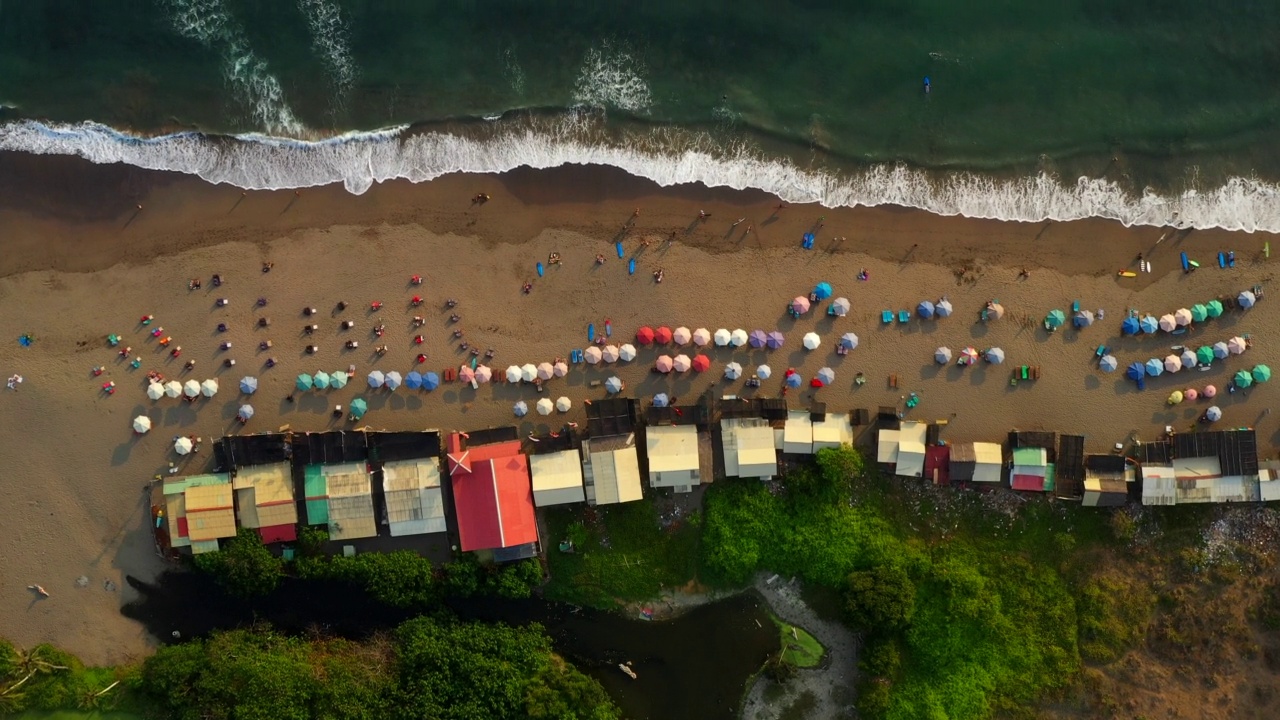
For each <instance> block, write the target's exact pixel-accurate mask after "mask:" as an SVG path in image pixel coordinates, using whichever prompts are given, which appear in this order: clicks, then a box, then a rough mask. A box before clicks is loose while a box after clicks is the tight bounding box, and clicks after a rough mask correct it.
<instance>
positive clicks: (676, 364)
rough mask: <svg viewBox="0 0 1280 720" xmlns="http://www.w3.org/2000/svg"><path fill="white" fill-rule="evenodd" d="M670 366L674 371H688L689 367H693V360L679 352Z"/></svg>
mask: <svg viewBox="0 0 1280 720" xmlns="http://www.w3.org/2000/svg"><path fill="white" fill-rule="evenodd" d="M671 366H672V368H674V369H675V371H676V372H689V369H690V368H692V367H693V360H692V359H690V358H689V356H688V355H685V354H684V353H681V354H679V355H677V356H676V357H675V359H674V360H672V361H671Z"/></svg>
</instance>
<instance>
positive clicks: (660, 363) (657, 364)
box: [653, 355, 675, 373]
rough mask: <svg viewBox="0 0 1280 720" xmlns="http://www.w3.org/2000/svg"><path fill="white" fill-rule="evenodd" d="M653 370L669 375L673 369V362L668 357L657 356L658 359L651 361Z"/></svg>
mask: <svg viewBox="0 0 1280 720" xmlns="http://www.w3.org/2000/svg"><path fill="white" fill-rule="evenodd" d="M653 369H654V370H657V371H658V372H660V373H669V372H671V371H672V370H674V369H675V360H673V359H672V357H671V356H670V355H659V356H658V359H657V360H654V361H653Z"/></svg>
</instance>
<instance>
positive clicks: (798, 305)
mask: <svg viewBox="0 0 1280 720" xmlns="http://www.w3.org/2000/svg"><path fill="white" fill-rule="evenodd" d="M791 312H793V313H796V314H797V315H803V314H805V313H807V312H809V298H806V297H798V298H796V299H795V300H792V301H791Z"/></svg>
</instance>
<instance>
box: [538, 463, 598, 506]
mask: <svg viewBox="0 0 1280 720" xmlns="http://www.w3.org/2000/svg"><path fill="white" fill-rule="evenodd" d="M529 474H530V475H531V476H532V477H533V504H534V505H537V506H538V507H546V506H548V505H564V504H566V503H576V502H585V501H586V499H587V495H586V492H585V491H584V490H583V489H582V455H581V454H579V453H578V451H577V450H561V451H560V452H555V453H547V454H544V455H530V456H529Z"/></svg>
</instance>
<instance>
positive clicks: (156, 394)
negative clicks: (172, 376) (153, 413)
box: [147, 382, 164, 400]
mask: <svg viewBox="0 0 1280 720" xmlns="http://www.w3.org/2000/svg"><path fill="white" fill-rule="evenodd" d="M147 397H149V398H151V399H152V400H159V399H160V398H162V397H164V386H163V385H161V384H160V383H156V382H153V383H151V384H149V385H147Z"/></svg>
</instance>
